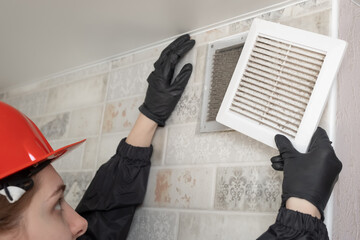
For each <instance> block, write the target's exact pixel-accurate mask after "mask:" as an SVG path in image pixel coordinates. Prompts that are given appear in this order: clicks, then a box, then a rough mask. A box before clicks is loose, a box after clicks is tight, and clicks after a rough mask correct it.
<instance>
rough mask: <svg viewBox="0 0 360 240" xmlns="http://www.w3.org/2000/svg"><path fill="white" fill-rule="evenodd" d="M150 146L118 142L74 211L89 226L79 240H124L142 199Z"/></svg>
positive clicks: (146, 179)
mask: <svg viewBox="0 0 360 240" xmlns="http://www.w3.org/2000/svg"><path fill="white" fill-rule="evenodd" d="M151 154H152V146H150V147H148V148H146V147H145V148H143V147H134V146H131V145H129V144H127V143H126V142H125V139H122V140H121V142H120V144H119V146H118V148H117V150H116V154H115V155H114V156H113V157H112V158H111V159H110V160H109V161H108V162H106V163H105V164H103V165H102V166H101V167H100V169H99V170H98V171H97V173H96V175H95V177H94V179H93V180H92V182H91V184H90V186H89V187H88V189H87V190H86V192H85V194H84V196H83V198H82V199H81V201H80V203H79V205H78V206H77V208H76V211H77V212H78V213H79V214H80V215H81V216H83V217H84V218H85V219H86V220H87V221H88V224H89V227H88V230H87V232H86V233H85V234H84V235H83V236H81V237H80V238H78V239H81V240H85V239H86V240H90V239H92V240H95V239H96V240H111V239H114V240H115V239H116V240H125V239H126V237H127V235H128V232H129V229H130V225H131V222H132V219H133V216H134V213H135V209H136V207H137V206H138V205H139V204H141V203H142V202H143V200H144V197H145V192H146V186H147V181H148V177H149V170H150V157H151Z"/></svg>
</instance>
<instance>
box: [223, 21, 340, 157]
mask: <svg viewBox="0 0 360 240" xmlns="http://www.w3.org/2000/svg"><path fill="white" fill-rule="evenodd" d="M345 48H346V43H345V42H344V41H342V40H338V39H332V38H330V37H327V36H323V35H319V34H315V33H311V32H307V31H303V30H299V29H295V28H291V27H287V26H283V25H280V24H276V23H271V22H267V21H264V20H259V19H255V20H254V22H253V24H252V26H251V29H250V32H249V34H248V37H247V40H246V43H245V46H244V48H243V51H242V54H241V56H240V59H239V61H238V63H237V66H236V68H235V71H234V74H233V76H232V78H231V81H230V84H229V86H228V89H227V91H226V94H225V97H224V100H223V102H222V104H221V107H220V110H219V113H218V115H217V118H216V121H218V122H220V123H221V124H224V125H226V126H228V127H230V128H233V129H235V130H237V131H239V132H241V133H244V134H246V135H248V136H250V137H252V138H254V139H256V140H258V141H260V142H263V143H265V144H267V145H269V146H272V147H275V142H274V136H275V135H276V134H278V133H280V134H284V135H286V136H287V137H288V138H289V139H290V140H291V141H292V143H293V144H294V146H295V147H296V148H297V149H298V150H299V151H302V152H305V151H306V149H307V146H308V144H309V142H310V139H311V137H312V134H313V132H314V131H315V128H316V127H317V125H318V123H319V120H320V117H321V114H322V112H323V110H324V107H325V103H326V99H327V96H328V94H329V91H330V88H331V85H332V82H333V80H334V78H335V75H336V72H337V70H338V68H339V65H340V63H341V60H342V57H343V54H344V51H345Z"/></svg>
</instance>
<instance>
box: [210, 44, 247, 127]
mask: <svg viewBox="0 0 360 240" xmlns="http://www.w3.org/2000/svg"><path fill="white" fill-rule="evenodd" d="M243 46H244V44H240V45H235V46H231V47H227V48H223V49H218V50H216V51H215V54H214V57H213V64H212V77H211V86H210V95H209V102H208V111H207V118H206V120H207V121H215V119H216V115H217V113H218V111H219V108H220V106H221V102H222V100H223V98H224V96H225V92H226V89H227V87H228V85H229V83H230V80H231V76H232V74H233V73H234V70H235V67H236V63H237V61H238V60H239V57H240V54H241V50H242V48H243Z"/></svg>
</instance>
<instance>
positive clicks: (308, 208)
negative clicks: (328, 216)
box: [286, 197, 321, 219]
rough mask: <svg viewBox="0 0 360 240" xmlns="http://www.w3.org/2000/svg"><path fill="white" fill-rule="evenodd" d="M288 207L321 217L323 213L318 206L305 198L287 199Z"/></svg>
mask: <svg viewBox="0 0 360 240" xmlns="http://www.w3.org/2000/svg"><path fill="white" fill-rule="evenodd" d="M286 208H287V209H290V210H293V211H297V212H300V213H305V214H309V215H311V216H313V217H316V218H318V219H321V214H320V212H319V210H318V209H317V207H315V206H314V205H313V204H312V203H311V202H309V201H307V200H305V199H301V198H296V197H291V198H289V199H288V200H287V201H286Z"/></svg>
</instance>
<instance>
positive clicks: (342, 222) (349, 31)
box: [333, 0, 360, 240]
mask: <svg viewBox="0 0 360 240" xmlns="http://www.w3.org/2000/svg"><path fill="white" fill-rule="evenodd" d="M359 29H360V6H357V5H356V4H355V3H353V2H352V1H351V0H344V1H341V3H340V5H339V38H341V39H344V40H345V41H347V42H348V48H347V51H346V55H345V57H344V60H343V63H342V67H341V69H340V71H339V76H338V86H339V87H338V106H337V114H336V149H335V150H336V152H337V155H338V157H339V158H340V160H341V161H342V162H343V169H342V172H341V174H340V178H339V182H338V185H337V186H336V188H335V194H334V195H335V201H334V205H335V206H334V216H336V217H334V235H333V239H334V240H342V239H360V215H359V213H360V188H359V184H358V183H359V182H360V177H359V176H360V161H359V156H360V148H359V146H360V132H359V129H360V114H359V109H360V98H359V92H360V81H359V80H360V79H359V76H360V32H359Z"/></svg>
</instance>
